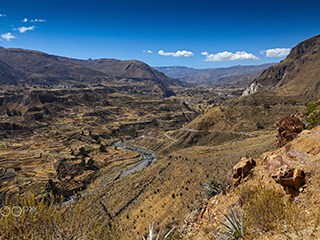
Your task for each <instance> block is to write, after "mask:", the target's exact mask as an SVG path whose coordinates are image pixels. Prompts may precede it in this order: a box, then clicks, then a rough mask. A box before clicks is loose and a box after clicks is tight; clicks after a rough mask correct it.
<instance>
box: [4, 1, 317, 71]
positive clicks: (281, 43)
mask: <svg viewBox="0 0 320 240" xmlns="http://www.w3.org/2000/svg"><path fill="white" fill-rule="evenodd" d="M319 33H320V1H319V0H303V1H297V0H269V1H267V0H222V1H217V0H194V1H190V0H184V1H180V0H179V1H178V0H161V1H160V0H157V1H155V0H148V1H147V0H140V1H139V0H131V1H129V0H0V46H3V47H5V48H25V49H32V50H39V51H44V52H47V53H50V54H55V55H61V56H66V57H72V58H79V59H88V58H92V59H97V58H115V59H121V60H126V59H137V60H140V61H143V62H146V63H148V64H149V65H151V66H188V67H194V68H216V67H228V66H234V65H258V64H263V63H268V62H278V61H281V60H282V59H283V58H285V56H286V55H287V54H288V53H289V51H290V49H291V48H292V47H294V46H295V45H296V44H298V43H299V42H301V41H303V40H305V39H307V38H310V37H312V36H315V35H318V34H319Z"/></svg>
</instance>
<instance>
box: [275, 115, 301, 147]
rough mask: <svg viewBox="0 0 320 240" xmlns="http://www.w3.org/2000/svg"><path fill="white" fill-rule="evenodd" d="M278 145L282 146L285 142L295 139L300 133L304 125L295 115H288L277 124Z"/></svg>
mask: <svg viewBox="0 0 320 240" xmlns="http://www.w3.org/2000/svg"><path fill="white" fill-rule="evenodd" d="M277 126H278V127H277V139H278V146H279V147H282V146H284V145H285V144H286V143H288V142H290V141H292V140H293V139H295V138H296V137H297V136H298V134H299V133H301V132H302V131H303V130H304V129H305V126H304V124H303V123H302V122H301V121H300V120H299V118H297V117H293V116H289V117H285V118H283V119H282V120H281V121H280V122H279V123H278V124H277Z"/></svg>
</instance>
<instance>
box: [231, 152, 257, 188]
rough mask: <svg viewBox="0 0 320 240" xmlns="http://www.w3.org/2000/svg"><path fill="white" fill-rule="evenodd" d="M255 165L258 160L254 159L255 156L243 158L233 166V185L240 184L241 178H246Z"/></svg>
mask: <svg viewBox="0 0 320 240" xmlns="http://www.w3.org/2000/svg"><path fill="white" fill-rule="evenodd" d="M255 166H256V162H255V161H254V160H253V158H241V160H240V162H238V163H237V164H236V165H235V166H234V167H233V173H232V186H234V187H236V186H238V185H239V184H240V182H241V180H243V179H244V178H246V177H247V176H248V175H249V173H250V171H251V169H252V168H254V167H255Z"/></svg>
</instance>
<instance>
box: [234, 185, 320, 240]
mask: <svg viewBox="0 0 320 240" xmlns="http://www.w3.org/2000/svg"><path fill="white" fill-rule="evenodd" d="M240 204H241V205H242V209H243V212H244V227H245V228H246V230H247V235H246V237H247V238H248V239H257V238H258V239H259V238H261V237H262V236H264V235H266V234H268V235H270V234H271V236H273V235H282V236H284V237H285V238H286V239H315V238H313V237H314V236H315V235H316V234H317V232H318V230H319V225H320V209H318V210H317V211H315V214H314V215H315V216H316V220H314V217H315V216H312V217H311V219H310V218H309V216H308V214H307V213H306V211H305V210H304V209H303V207H302V206H300V205H299V204H298V203H297V202H295V201H292V200H290V199H289V198H286V197H284V194H283V193H281V192H279V191H278V190H277V189H276V188H274V187H270V186H266V185H263V184H260V185H258V186H255V187H250V188H247V189H244V190H242V193H241V197H240ZM311 220H312V221H311Z"/></svg>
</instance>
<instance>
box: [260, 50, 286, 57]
mask: <svg viewBox="0 0 320 240" xmlns="http://www.w3.org/2000/svg"><path fill="white" fill-rule="evenodd" d="M290 51H291V49H290V48H271V49H267V50H262V51H261V52H260V53H261V54H263V55H266V57H269V58H276V57H286V56H287V55H288V54H289V53H290Z"/></svg>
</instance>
